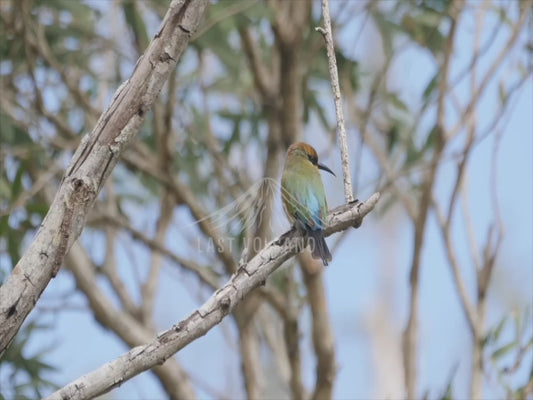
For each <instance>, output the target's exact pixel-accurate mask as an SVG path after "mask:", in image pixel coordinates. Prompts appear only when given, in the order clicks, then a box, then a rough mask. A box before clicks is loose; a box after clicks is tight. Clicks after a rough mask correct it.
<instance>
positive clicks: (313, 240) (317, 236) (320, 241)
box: [307, 229, 331, 266]
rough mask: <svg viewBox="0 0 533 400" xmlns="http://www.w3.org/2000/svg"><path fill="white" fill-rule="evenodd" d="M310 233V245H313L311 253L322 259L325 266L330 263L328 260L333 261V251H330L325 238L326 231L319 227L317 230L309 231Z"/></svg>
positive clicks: (314, 256)
mask: <svg viewBox="0 0 533 400" xmlns="http://www.w3.org/2000/svg"><path fill="white" fill-rule="evenodd" d="M307 233H308V234H309V239H310V240H309V242H308V243H309V246H311V251H312V253H311V255H312V256H313V258H315V259H317V260H320V259H321V260H322V262H323V263H324V266H326V265H328V261H331V253H330V252H329V249H328V245H327V243H326V239H324V231H323V230H322V229H317V230H315V231H312V230H309V231H307Z"/></svg>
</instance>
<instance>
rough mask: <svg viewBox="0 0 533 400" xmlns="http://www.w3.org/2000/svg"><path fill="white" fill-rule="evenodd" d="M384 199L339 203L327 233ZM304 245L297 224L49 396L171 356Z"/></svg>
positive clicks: (83, 391)
mask: <svg viewBox="0 0 533 400" xmlns="http://www.w3.org/2000/svg"><path fill="white" fill-rule="evenodd" d="M378 200H379V193H374V194H373V195H372V196H371V197H370V198H369V199H368V200H366V201H365V202H363V203H353V204H348V205H344V206H341V207H337V208H335V209H333V210H331V211H330V212H329V214H328V224H327V227H326V229H325V233H326V235H327V236H329V235H331V234H332V233H335V232H339V231H341V230H345V229H349V228H350V227H359V226H360V225H361V223H362V221H363V218H364V217H365V216H366V215H367V214H368V213H370V212H371V211H372V210H373V209H374V207H375V206H376V204H377V202H378ZM302 248H303V238H302V237H301V236H300V234H299V233H298V232H297V231H294V230H291V231H289V232H287V233H285V234H284V235H282V236H281V237H280V238H279V239H278V240H274V241H272V242H270V243H269V244H268V245H267V246H266V247H265V248H264V249H263V250H261V251H260V252H259V253H258V254H257V255H256V256H255V257H254V258H252V259H251V260H250V261H249V262H248V263H247V264H245V265H242V266H240V268H239V269H238V270H237V272H236V273H235V274H233V276H232V277H231V279H230V280H229V281H228V282H227V283H226V284H225V285H224V286H223V287H222V288H220V289H219V290H217V291H216V292H215V293H213V295H212V296H211V297H210V298H209V299H208V300H207V301H206V302H205V303H204V304H203V305H202V306H201V307H200V308H198V309H197V310H195V311H194V312H193V313H192V314H191V315H189V316H188V317H187V318H185V319H184V320H182V321H181V322H179V323H178V324H176V325H174V326H173V327H172V328H170V329H169V330H167V331H165V332H163V333H161V334H160V335H159V336H158V337H157V338H155V339H154V340H153V341H152V342H150V343H148V344H146V345H143V346H138V347H135V348H133V349H131V350H130V351H128V352H127V353H125V354H124V355H122V356H120V357H119V358H117V359H116V360H114V361H111V362H109V363H107V364H105V365H103V366H102V367H100V368H98V369H97V370H95V371H93V372H90V373H88V374H86V375H84V376H82V377H81V378H79V379H77V380H75V381H73V382H71V383H70V384H68V385H67V386H65V387H63V388H62V389H60V390H58V391H57V392H55V393H53V394H52V395H51V396H49V397H48V399H58V400H59V399H61V400H71V399H72V400H73V399H85V398H93V397H95V396H98V395H101V394H103V393H106V392H108V391H109V390H111V389H113V388H114V387H116V386H119V385H120V384H122V383H123V382H124V381H126V380H128V379H130V378H132V377H134V376H135V375H138V374H140V373H141V372H143V371H146V370H147V369H150V368H153V367H154V366H156V365H160V364H162V363H164V362H165V361H166V360H167V359H168V358H169V357H171V356H172V355H173V354H175V353H176V352H178V351H179V350H180V349H182V348H183V347H185V346H186V345H187V344H189V343H191V342H192V341H194V340H195V339H197V338H199V337H201V336H203V335H205V334H206V333H207V332H208V331H209V330H210V329H211V328H213V327H214V326H215V325H217V324H218V323H220V322H221V321H222V319H224V317H226V316H227V315H228V314H229V313H230V312H231V311H232V310H233V309H234V308H235V307H236V306H237V305H238V304H240V303H241V302H242V300H243V299H244V298H245V297H246V295H248V294H249V293H250V292H251V291H252V290H253V289H255V288H256V287H258V286H259V285H261V284H262V283H263V282H265V281H266V279H267V278H268V276H269V275H270V274H271V273H272V272H274V271H275V270H276V269H278V268H279V267H280V266H281V264H283V262H285V261H286V260H288V259H289V258H290V257H291V256H293V255H295V254H296V253H298V252H299V251H301V250H302Z"/></svg>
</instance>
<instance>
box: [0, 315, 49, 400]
mask: <svg viewBox="0 0 533 400" xmlns="http://www.w3.org/2000/svg"><path fill="white" fill-rule="evenodd" d="M48 329H50V327H49V326H46V325H39V324H37V323H35V322H30V323H29V324H27V325H24V326H23V327H22V329H21V330H20V331H19V333H18V335H17V336H16V337H15V339H14V341H13V343H12V344H11V346H10V347H8V349H7V351H6V353H5V354H4V356H3V357H2V358H0V388H1V389H2V390H1V392H0V399H14V398H41V397H43V395H44V394H45V393H48V392H49V391H50V390H51V389H57V388H59V387H58V386H57V385H56V384H55V383H53V382H52V381H51V380H49V379H47V378H46V376H47V375H49V374H50V373H51V372H54V371H56V368H55V367H54V366H52V365H50V364H48V363H47V362H45V361H44V358H45V356H46V354H47V353H48V352H50V350H52V348H53V346H52V345H50V346H49V347H46V348H43V349H41V350H39V351H38V352H37V353H35V354H33V355H31V356H27V355H26V354H25V353H27V345H28V342H29V341H30V340H31V338H32V337H35V336H36V335H39V333H40V332H42V331H45V330H48Z"/></svg>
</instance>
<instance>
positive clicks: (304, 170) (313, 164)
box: [281, 143, 332, 265]
mask: <svg viewBox="0 0 533 400" xmlns="http://www.w3.org/2000/svg"><path fill="white" fill-rule="evenodd" d="M319 168H321V169H324V170H326V171H329V172H331V170H329V168H327V167H325V166H323V165H321V164H318V157H317V154H316V151H315V150H314V149H313V148H312V147H311V146H309V145H308V144H306V143H296V144H293V145H292V146H291V147H289V150H288V152H287V159H286V161H285V169H284V170H283V176H282V178H281V192H282V202H283V208H284V210H285V213H286V214H287V217H288V218H289V221H290V222H291V223H293V224H294V225H295V226H296V227H297V228H298V229H300V230H304V231H306V232H308V237H309V238H312V241H311V240H310V245H311V246H312V250H313V257H315V258H321V259H322V261H323V262H324V265H327V264H328V261H331V254H330V252H329V249H328V247H327V245H326V242H325V240H324V234H323V229H324V227H325V223H326V215H327V212H328V205H327V200H326V192H325V190H324V184H323V183H322V177H321V175H320V172H319ZM331 173H332V172H331Z"/></svg>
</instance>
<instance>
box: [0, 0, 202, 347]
mask: <svg viewBox="0 0 533 400" xmlns="http://www.w3.org/2000/svg"><path fill="white" fill-rule="evenodd" d="M207 3H208V2H207V0H174V1H173V2H172V3H171V5H170V7H169V9H168V12H167V14H166V16H165V18H164V20H163V22H162V24H161V28H160V30H159V32H158V33H157V34H156V35H155V37H154V39H153V40H152V41H151V42H150V45H149V46H148V49H147V50H146V53H145V54H144V56H143V57H141V58H140V59H139V61H138V63H137V65H136V67H135V70H134V71H133V73H132V76H131V77H130V79H129V80H128V81H126V82H125V83H124V84H122V85H121V86H120V87H119V88H118V89H117V91H116V93H115V96H114V98H113V100H112V102H111V105H110V106H109V108H108V109H107V110H106V111H104V113H103V114H102V116H101V117H100V119H99V121H98V123H97V124H96V127H95V128H94V130H93V131H92V133H91V134H90V135H88V136H86V137H85V138H84V140H82V142H81V144H80V146H79V147H78V150H77V151H76V153H75V154H74V157H73V158H72V161H71V163H70V165H69V167H68V168H67V171H66V173H65V176H64V178H63V181H62V184H61V186H60V188H59V191H58V193H57V195H56V197H55V199H54V201H53V203H52V205H51V206H50V210H49V212H48V214H47V216H46V217H45V219H44V221H43V224H42V225H41V228H40V229H39V231H38V232H37V235H36V236H35V239H34V240H33V242H32V243H31V245H30V246H29V248H28V249H27V250H26V252H25V253H24V256H23V257H22V258H21V260H20V261H19V262H18V263H17V265H16V266H15V268H14V269H13V272H12V273H11V275H10V276H9V278H8V279H7V281H6V282H5V283H4V284H3V285H2V286H1V287H0V354H3V353H4V352H5V350H6V349H7V346H8V345H9V343H10V342H11V340H12V339H13V337H14V336H15V334H16V333H17V332H18V330H19V328H20V326H21V325H22V323H23V322H24V320H25V319H26V317H27V315H28V314H29V312H30V311H31V310H32V309H33V307H34V306H35V303H36V302H37V300H38V299H39V297H40V295H41V293H42V292H43V290H44V289H45V288H46V286H47V285H48V282H50V279H51V278H53V277H55V276H56V274H57V272H58V271H59V269H60V267H61V264H62V263H63V260H64V258H65V255H66V253H67V252H68V250H69V249H70V247H71V246H72V243H74V241H75V240H76V239H77V238H78V236H79V235H80V233H81V231H82V229H83V226H84V223H85V218H86V216H87V213H88V211H89V209H90V208H91V206H92V204H93V202H94V200H95V199H96V197H97V195H98V193H99V192H100V189H101V188H102V186H103V184H104V182H105V180H106V179H107V177H108V176H109V174H110V173H111V171H112V169H113V168H114V166H115V164H116V163H117V161H118V158H119V156H120V154H121V152H122V150H123V149H124V147H125V146H126V145H127V144H129V143H130V142H131V141H132V140H133V139H134V137H135V136H136V135H137V133H138V131H139V128H140V126H141V123H142V121H143V119H144V116H145V114H146V112H147V111H148V110H150V108H151V107H152V105H153V103H154V101H155V99H156V98H157V96H158V94H159V91H160V90H161V87H162V86H163V84H164V82H165V80H166V79H167V77H168V76H169V75H170V72H171V71H172V70H173V69H174V67H175V66H176V60H178V59H179V58H180V56H181V54H182V53H183V51H184V50H185V48H186V46H187V44H188V42H189V39H190V35H191V32H193V31H195V30H196V28H197V26H198V24H199V22H200V17H201V16H202V14H203V11H204V9H205V7H206V6H207Z"/></svg>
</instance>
